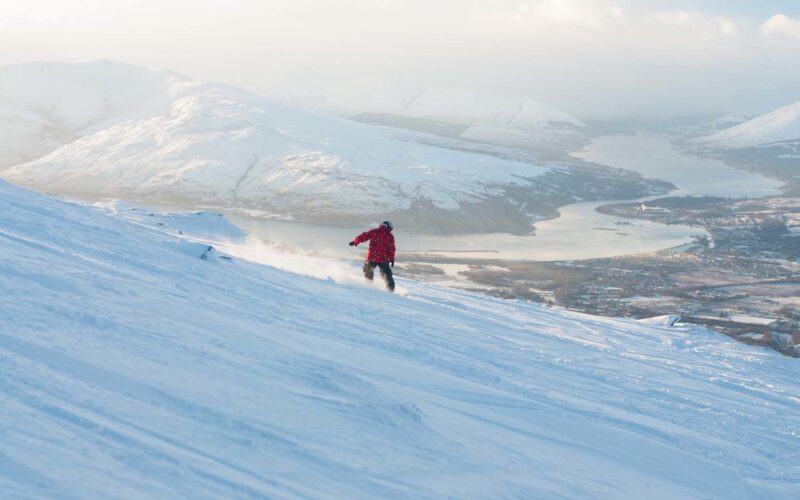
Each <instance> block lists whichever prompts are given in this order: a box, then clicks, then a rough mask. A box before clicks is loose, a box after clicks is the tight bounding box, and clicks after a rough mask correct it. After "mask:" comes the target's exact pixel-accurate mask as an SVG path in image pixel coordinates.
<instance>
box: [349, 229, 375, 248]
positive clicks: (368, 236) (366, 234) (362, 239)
mask: <svg viewBox="0 0 800 500" xmlns="http://www.w3.org/2000/svg"><path fill="white" fill-rule="evenodd" d="M374 231H375V230H374V229H370V230H369V231H364V232H363V233H361V234H359V235H358V236H356V237H355V238H353V241H351V242H350V243H351V244H352V245H358V244H359V243H364V242H365V241H369V240H370V239H372V235H373V232H374Z"/></svg>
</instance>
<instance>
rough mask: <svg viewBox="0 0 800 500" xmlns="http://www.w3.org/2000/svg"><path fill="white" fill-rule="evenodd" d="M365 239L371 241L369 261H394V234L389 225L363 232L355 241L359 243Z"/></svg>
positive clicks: (368, 252) (368, 254) (368, 253)
mask: <svg viewBox="0 0 800 500" xmlns="http://www.w3.org/2000/svg"><path fill="white" fill-rule="evenodd" d="M365 241H369V250H367V261H368V262H394V236H393V235H392V231H391V230H390V229H389V228H388V227H385V226H380V227H376V228H375V229H370V230H369V231H367V232H364V233H361V234H359V235H358V236H356V237H355V239H354V240H353V243H355V244H356V245H358V244H359V243H364V242H365Z"/></svg>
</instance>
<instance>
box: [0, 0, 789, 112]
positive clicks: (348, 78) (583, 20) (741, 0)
mask: <svg viewBox="0 0 800 500" xmlns="http://www.w3.org/2000/svg"><path fill="white" fill-rule="evenodd" d="M799 56H800V1H799V0H227V1H220V0H158V1H156V0H104V1H103V0H27V1H26V2H14V3H11V5H7V6H4V7H3V8H2V9H0V64H10V63H17V62H26V61H32V60H59V61H71V60H87V59H114V60H119V61H123V62H128V63H132V64H141V65H147V66H154V67H159V68H164V69H170V70H173V71H177V72H179V73H183V74H185V75H187V76H190V77H193V78H198V79H205V80H215V81H221V82H225V83H230V84H233V85H238V86H241V87H245V88H247V89H249V90H253V91H255V92H257V93H260V94H263V95H287V94H292V95H301V96H312V95H324V96H329V97H332V98H336V97H341V98H342V99H347V100H348V102H350V103H351V104H352V107H353V109H354V110H358V107H359V102H360V101H359V96H374V95H375V94H382V93H386V94H395V93H407V92H416V91H418V90H424V89H426V88H439V89H457V90H472V91H479V92H485V93H488V94H492V95H498V96H504V97H511V98H525V99H533V100H537V101H541V102H545V103H548V104H550V105H552V106H554V107H557V108H559V109H562V110H564V111H567V112H570V113H573V114H575V115H577V116H579V117H582V118H585V119H605V118H614V117H651V118H659V119H660V118H671V117H678V116H687V115H704V114H727V113H737V114H749V115H752V114H758V113H763V112H766V111H770V110H772V109H774V108H777V107H780V106H782V105H785V104H789V103H792V102H795V101H798V100H800V85H797V83H798V81H800V57H799ZM342 96H345V97H342Z"/></svg>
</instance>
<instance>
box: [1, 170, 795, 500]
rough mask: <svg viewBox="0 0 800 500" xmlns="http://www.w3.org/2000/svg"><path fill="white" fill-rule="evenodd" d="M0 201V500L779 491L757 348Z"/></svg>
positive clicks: (213, 225)
mask: <svg viewBox="0 0 800 500" xmlns="http://www.w3.org/2000/svg"><path fill="white" fill-rule="evenodd" d="M0 213H2V214H3V217H0V241H2V244H1V245H0V297H2V298H0V372H1V373H2V380H3V382H2V384H0V396H1V397H2V400H3V404H2V409H0V426H2V429H3V439H2V440H0V491H2V492H3V497H4V498H64V497H78V498H178V497H180V498H264V497H273V498H296V497H310V498H323V497H325V498H342V497H347V498H366V497H371V498H400V497H405V498H411V497H413V498H443V497H456V498H466V497H482V498H523V497H525V498H529V497H537V498H556V497H569V498H642V497H647V498H725V499H737V498H738V499H745V498H772V499H778V498H787V499H788V498H793V497H795V496H796V493H797V485H798V483H799V482H800V468H799V467H798V462H797V457H798V455H800V440H798V439H797V436H798V435H800V400H799V399H798V397H797V394H798V390H799V389H800V386H799V385H798V380H800V376H799V375H800V368H799V366H800V365H798V364H797V363H796V360H793V359H790V358H784V357H781V356H780V355H778V354H777V353H775V352H773V351H770V350H766V349H759V348H754V347H749V346H746V345H744V344H741V343H738V342H736V341H733V340H731V339H729V338H727V337H724V336H721V335H716V334H712V333H710V332H707V331H705V330H703V329H701V328H697V327H692V326H680V325H679V326H674V327H670V326H667V325H668V324H670V323H671V320H667V319H665V320H664V321H653V322H636V321H632V320H615V319H609V318H599V317H592V316H587V315H583V314H577V313H571V312H567V311H564V310H562V309H558V308H547V307H543V306H538V305H531V304H524V303H518V302H509V301H503V300H498V299H493V298H489V297H485V296H481V295H476V294H470V293H466V292H459V291H454V290H446V289H441V288H437V287H435V286H432V285H425V284H421V283H414V282H410V281H407V280H402V279H400V281H399V282H398V284H399V288H398V291H399V292H400V294H397V295H391V294H388V293H385V292H383V291H380V290H375V289H373V288H369V287H365V286H363V285H358V284H356V283H359V281H358V278H357V277H356V276H357V273H358V269H357V267H356V264H355V263H353V264H348V263H337V262H329V261H316V262H310V263H306V264H314V265H303V266H300V267H302V269H304V270H305V271H306V272H314V273H316V275H317V276H318V277H319V278H322V279H316V278H311V277H304V276H299V275H296V274H291V273H288V272H285V271H280V270H278V269H275V268H272V267H268V266H263V265H258V264H256V263H254V262H249V261H246V260H243V259H239V258H233V259H232V260H230V259H228V258H223V257H225V255H223V254H221V253H218V251H219V250H220V249H222V248H223V247H219V248H218V250H217V251H214V250H211V249H210V248H209V245H208V244H207V240H213V239H214V238H224V239H226V240H233V243H229V244H228V246H227V247H224V248H225V249H226V251H227V252H229V253H232V254H234V255H251V256H252V258H255V259H258V258H259V254H258V252H257V248H251V247H248V246H247V245H243V246H240V243H239V242H237V232H236V231H235V229H232V228H229V227H228V226H227V225H226V224H225V223H224V220H223V219H221V218H220V217H216V216H213V215H209V214H205V215H204V214H198V215H192V214H185V215H177V216H172V217H170V216H162V215H157V216H154V217H150V216H148V214H143V213H141V212H140V211H131V210H118V211H117V212H116V213H112V212H108V211H102V210H100V209H97V208H90V207H84V206H79V205H75V204H70V203H65V202H60V201H55V200H52V199H48V198H46V197H44V196H41V195H37V194H33V193H31V192H28V191H25V190H22V189H20V188H16V187H12V186H10V185H8V184H6V183H4V182H0ZM126 214H127V215H126ZM121 216H125V217H129V218H130V219H131V220H130V221H127V220H121V219H120V217H121ZM178 231H181V233H182V234H183V236H179V235H178ZM189 234H195V235H202V236H201V237H202V238H203V239H204V240H205V241H203V242H195V241H191V240H186V239H179V238H185V237H187V235H189ZM281 262H282V263H284V264H285V263H286V262H287V259H281ZM401 274H402V272H401ZM348 276H352V278H349V279H348V278H347V277H348ZM325 278H328V279H325ZM350 281H352V282H353V284H348V283H349V282H350Z"/></svg>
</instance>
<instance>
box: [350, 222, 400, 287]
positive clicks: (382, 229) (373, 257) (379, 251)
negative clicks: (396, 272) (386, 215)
mask: <svg viewBox="0 0 800 500" xmlns="http://www.w3.org/2000/svg"><path fill="white" fill-rule="evenodd" d="M393 229H394V225H393V224H392V223H391V222H390V221H388V220H385V221H383V222H381V225H380V226H378V227H376V228H375V229H370V230H369V231H366V232H363V233H361V234H359V235H358V236H356V237H355V238H353V241H351V242H350V246H351V247H355V246H358V244H359V243H364V242H365V241H369V250H367V258H366V259H365V260H364V277H365V278H367V279H368V280H372V279H373V278H374V276H375V268H376V267H377V268H379V269H380V271H381V278H383V281H385V282H386V288H388V289H389V291H390V292H393V291H394V277H392V268H393V267H394V236H393V235H392V230H393Z"/></svg>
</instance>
